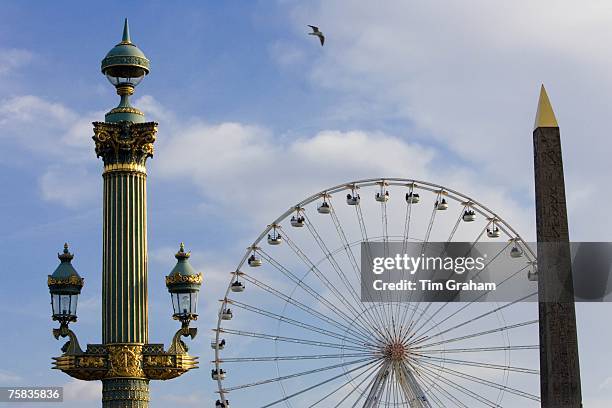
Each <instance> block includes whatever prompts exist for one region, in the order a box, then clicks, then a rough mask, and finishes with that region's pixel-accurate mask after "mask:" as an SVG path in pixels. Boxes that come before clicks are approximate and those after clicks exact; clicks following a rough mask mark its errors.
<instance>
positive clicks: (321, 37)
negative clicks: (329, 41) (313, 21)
mask: <svg viewBox="0 0 612 408" xmlns="http://www.w3.org/2000/svg"><path fill="white" fill-rule="evenodd" d="M308 27H310V28H312V33H308V34H309V35H316V36H317V37H319V41H321V46H323V44H324V43H325V36H324V35H323V33H322V32H321V30H319V27H317V26H313V25H310V24H309V25H308Z"/></svg>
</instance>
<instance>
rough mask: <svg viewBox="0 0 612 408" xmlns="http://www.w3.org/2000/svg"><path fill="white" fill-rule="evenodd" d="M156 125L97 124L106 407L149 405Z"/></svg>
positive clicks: (104, 395)
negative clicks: (150, 184)
mask: <svg viewBox="0 0 612 408" xmlns="http://www.w3.org/2000/svg"><path fill="white" fill-rule="evenodd" d="M156 131H157V124H156V123H152V122H151V123H136V124H134V123H130V122H120V123H107V122H104V123H101V122H96V123H94V133H95V135H94V141H95V142H96V154H97V155H98V156H99V157H102V159H103V161H104V174H103V178H104V198H103V199H104V203H103V207H104V209H103V212H104V219H103V251H102V252H103V260H102V263H103V267H102V343H103V345H104V347H105V348H106V351H107V353H108V356H109V373H108V374H107V376H106V378H104V379H103V380H102V384H103V387H102V406H103V407H104V408H146V407H148V405H149V380H148V379H147V378H146V376H145V375H144V372H143V358H142V348H143V345H144V344H146V343H148V302H147V274H148V270H147V204H146V203H147V188H146V180H147V175H146V168H145V162H146V160H147V158H148V157H151V156H152V155H153V142H154V141H155V134H156Z"/></svg>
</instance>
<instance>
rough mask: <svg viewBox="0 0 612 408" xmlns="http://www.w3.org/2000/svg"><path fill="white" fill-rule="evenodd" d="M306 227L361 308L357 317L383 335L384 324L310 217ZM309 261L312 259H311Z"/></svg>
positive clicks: (356, 311)
mask: <svg viewBox="0 0 612 408" xmlns="http://www.w3.org/2000/svg"><path fill="white" fill-rule="evenodd" d="M329 202H330V213H331V212H333V207H332V206H331V200H330V201H329ZM306 227H308V231H309V232H310V234H311V235H312V237H313V238H314V240H315V241H316V243H317V245H318V246H319V248H320V249H321V251H322V252H323V254H324V255H325V257H326V259H327V261H328V262H329V263H330V265H331V266H332V268H333V269H334V271H335V272H336V274H337V275H338V277H339V279H340V281H341V282H342V283H343V285H344V286H345V287H346V289H347V290H348V292H349V294H350V295H351V297H352V298H353V301H354V302H355V304H356V305H357V306H358V308H359V310H354V312H355V313H356V317H362V318H363V319H364V320H365V323H367V325H368V326H369V329H370V330H373V331H376V332H377V334H379V335H382V333H383V331H384V330H383V325H381V323H380V322H378V321H377V320H376V319H372V317H371V316H370V313H369V312H368V309H367V308H366V307H365V306H364V304H363V302H361V299H360V298H359V296H358V295H357V292H356V290H355V288H354V287H353V285H351V283H350V281H349V279H348V277H347V276H346V274H345V273H344V271H343V270H342V268H341V267H340V265H339V264H338V262H337V260H336V258H335V257H334V255H333V253H332V252H331V251H330V250H329V248H328V247H327V245H326V244H325V241H324V240H323V238H322V237H321V235H320V234H319V232H318V231H317V229H316V227H315V226H314V224H313V223H312V222H310V220H309V219H307V222H306ZM309 262H311V261H310V260H309ZM311 263H312V262H311ZM312 267H313V268H316V267H315V265H314V263H312Z"/></svg>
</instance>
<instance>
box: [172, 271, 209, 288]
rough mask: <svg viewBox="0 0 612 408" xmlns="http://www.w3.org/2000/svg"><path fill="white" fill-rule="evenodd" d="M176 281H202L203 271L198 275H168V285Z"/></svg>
mask: <svg viewBox="0 0 612 408" xmlns="http://www.w3.org/2000/svg"><path fill="white" fill-rule="evenodd" d="M174 283H200V284H201V283H202V273H198V274H197V275H170V276H166V285H168V284H170V285H172V284H174Z"/></svg>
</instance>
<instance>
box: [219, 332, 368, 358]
mask: <svg viewBox="0 0 612 408" xmlns="http://www.w3.org/2000/svg"><path fill="white" fill-rule="evenodd" d="M214 330H215V331H218V332H219V333H226V334H233V335H237V336H243V337H254V338H258V339H264V340H270V341H281V342H285V343H296V344H304V345H308V346H315V347H324V348H334V349H339V350H352V351H363V352H368V351H371V350H370V349H369V348H368V347H359V346H351V345H346V344H338V343H328V342H325V341H315V340H308V339H300V338H297V337H282V336H274V335H271V334H266V333H257V332H249V331H243V330H234V329H214ZM372 355H374V352H372Z"/></svg>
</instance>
